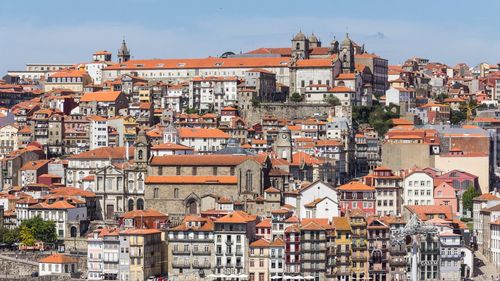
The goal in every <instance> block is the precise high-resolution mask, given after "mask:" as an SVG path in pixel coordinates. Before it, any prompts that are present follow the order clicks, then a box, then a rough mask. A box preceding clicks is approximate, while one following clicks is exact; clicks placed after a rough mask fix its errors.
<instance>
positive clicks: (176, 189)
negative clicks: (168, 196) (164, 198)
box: [174, 188, 179, 198]
mask: <svg viewBox="0 0 500 281" xmlns="http://www.w3.org/2000/svg"><path fill="white" fill-rule="evenodd" d="M174 198H179V189H178V188H174Z"/></svg>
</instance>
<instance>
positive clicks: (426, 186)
mask: <svg viewBox="0 0 500 281" xmlns="http://www.w3.org/2000/svg"><path fill="white" fill-rule="evenodd" d="M403 202H404V205H434V179H433V178H432V177H431V176H430V175H428V174H427V173H425V172H423V171H414V172H411V173H410V174H408V175H407V176H406V177H404V179H403Z"/></svg>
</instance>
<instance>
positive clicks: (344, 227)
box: [329, 217, 366, 281]
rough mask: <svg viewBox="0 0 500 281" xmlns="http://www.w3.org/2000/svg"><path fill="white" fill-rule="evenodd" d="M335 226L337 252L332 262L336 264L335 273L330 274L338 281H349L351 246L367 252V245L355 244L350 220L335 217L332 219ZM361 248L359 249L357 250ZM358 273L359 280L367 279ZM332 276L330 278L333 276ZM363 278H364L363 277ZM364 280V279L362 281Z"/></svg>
mask: <svg viewBox="0 0 500 281" xmlns="http://www.w3.org/2000/svg"><path fill="white" fill-rule="evenodd" d="M332 222H333V226H334V227H335V244H336V251H335V257H334V258H332V261H334V262H335V263H334V264H335V267H334V269H333V272H332V271H330V272H329V273H330V274H331V275H333V277H334V278H336V280H339V281H348V280H350V277H351V274H352V273H351V257H352V255H351V245H352V246H354V248H355V249H360V250H366V244H362V243H354V244H352V241H355V242H357V241H356V239H355V238H354V237H352V236H351V234H352V229H351V223H350V221H349V218H347V217H334V218H332ZM356 246H359V248H356ZM357 273H358V275H357V276H358V280H360V279H359V278H365V276H366V275H361V273H360V272H357ZM331 275H330V276H331ZM361 276H363V277H361ZM361 280H362V279H361Z"/></svg>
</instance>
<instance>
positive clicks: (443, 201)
mask: <svg viewBox="0 0 500 281" xmlns="http://www.w3.org/2000/svg"><path fill="white" fill-rule="evenodd" d="M434 204H435V205H439V206H450V208H451V210H452V212H453V214H459V212H458V199H457V193H456V192H455V189H454V188H453V187H452V186H451V185H449V184H448V183H446V182H442V183H440V184H439V185H437V186H436V187H435V188H434Z"/></svg>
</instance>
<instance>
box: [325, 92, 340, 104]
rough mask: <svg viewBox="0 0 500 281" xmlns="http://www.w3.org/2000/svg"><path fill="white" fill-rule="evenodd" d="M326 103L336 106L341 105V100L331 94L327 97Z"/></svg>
mask: <svg viewBox="0 0 500 281" xmlns="http://www.w3.org/2000/svg"><path fill="white" fill-rule="evenodd" d="M325 102H326V103H328V104H329V105H331V106H336V105H340V100H339V98H337V97H336V96H334V95H332V94H330V95H329V96H326V97H325Z"/></svg>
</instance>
